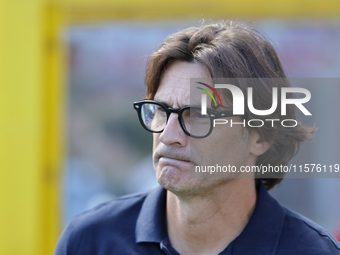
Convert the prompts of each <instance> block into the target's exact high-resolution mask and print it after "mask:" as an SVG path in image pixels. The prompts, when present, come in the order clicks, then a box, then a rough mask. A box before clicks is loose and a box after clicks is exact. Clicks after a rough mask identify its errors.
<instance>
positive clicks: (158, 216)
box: [136, 182, 285, 255]
mask: <svg viewBox="0 0 340 255" xmlns="http://www.w3.org/2000/svg"><path fill="white" fill-rule="evenodd" d="M165 208H166V190H165V189H164V188H162V187H161V186H159V187H158V188H156V189H154V190H152V191H151V192H150V193H149V194H148V195H147V196H146V198H145V200H144V203H143V205H142V208H141V210H140V213H139V216H138V219H137V223H136V242H137V243H139V242H157V243H160V242H162V240H164V239H165V238H167V237H168V234H167V230H166V218H165V213H166V209H165ZM284 216H285V212H284V210H283V208H282V207H281V206H280V205H279V204H278V202H276V200H275V199H273V198H272V197H271V196H270V195H269V194H268V192H267V190H266V188H265V187H264V185H263V184H262V182H260V183H259V184H258V185H257V202H256V207H255V210H254V213H253V215H252V216H251V218H250V220H249V222H248V224H247V226H246V227H245V229H244V230H243V231H242V233H241V234H240V235H239V236H238V237H237V238H236V239H235V240H234V241H233V242H232V243H230V245H229V246H228V247H227V248H226V250H225V251H227V250H232V254H233V255H244V254H261V255H270V254H275V251H276V248H277V246H278V242H279V238H280V235H281V231H282V228H283V222H284V218H285V217H284ZM225 251H224V252H225Z"/></svg>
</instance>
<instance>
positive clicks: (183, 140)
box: [159, 113, 189, 147]
mask: <svg viewBox="0 0 340 255" xmlns="http://www.w3.org/2000/svg"><path fill="white" fill-rule="evenodd" d="M159 139H160V141H161V142H162V143H164V144H166V145H173V146H180V147H184V146H186V145H187V143H188V140H189V136H188V135H187V134H185V133H184V131H183V129H182V127H181V125H180V123H179V118H178V114H177V113H171V114H170V116H169V119H168V122H167V124H166V126H165V128H164V130H163V132H162V133H161V134H160V136H159Z"/></svg>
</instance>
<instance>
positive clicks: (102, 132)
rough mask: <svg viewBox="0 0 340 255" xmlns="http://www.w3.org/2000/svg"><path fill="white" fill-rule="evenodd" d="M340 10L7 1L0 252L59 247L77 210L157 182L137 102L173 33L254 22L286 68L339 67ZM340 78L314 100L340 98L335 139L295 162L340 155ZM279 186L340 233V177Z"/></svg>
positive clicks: (315, 4) (283, 197)
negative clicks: (154, 58)
mask: <svg viewBox="0 0 340 255" xmlns="http://www.w3.org/2000/svg"><path fill="white" fill-rule="evenodd" d="M339 15H340V2H339V1H337V0H324V1H316V0H310V1H296V0H286V1H281V0H280V1H275V2H273V1H269V0H262V1H256V2H255V1H250V0H246V1H242V2H240V1H236V0H230V1H221V0H212V1H208V2H207V1H171V2H161V1H155V0H145V1H131V2H126V1H122V0H115V1H112V0H111V1H108V0H97V1H91V0H82V1H80V0H68V1H66V0H64V1H63V0H54V1H52V0H50V1H48V0H32V1H29V2H28V1H27V2H16V1H11V2H10V1H6V0H0V89H1V90H0V116H1V118H0V206H1V207H0V226H1V227H0V254H7V255H12V254H13V255H14V254H34V255H40V254H41V255H43V254H44V255H45V254H53V250H54V247H55V245H56V242H57V239H58V237H59V235H60V233H61V231H62V229H63V228H64V227H65V226H66V224H67V223H68V222H69V221H70V220H71V219H72V218H73V217H74V216H75V215H77V214H79V213H81V212H83V211H85V210H88V209H90V208H92V207H93V206H95V205H96V204H98V203H101V202H105V201H108V200H111V199H114V198H115V197H117V196H122V195H125V194H129V193H133V192H140V191H144V190H148V189H151V188H153V187H155V186H156V185H157V182H156V180H155V177H154V173H153V168H152V159H151V152H152V150H151V149H152V135H151V133H148V132H146V131H145V130H144V129H143V128H142V127H141V126H140V124H139V121H138V119H137V115H136V113H135V111H134V110H133V108H132V103H133V102H134V101H136V100H140V99H142V98H143V97H144V93H145V86H144V81H143V79H144V70H145V63H146V61H147V59H148V56H149V55H150V54H151V53H152V52H153V51H155V50H156V49H157V48H158V47H159V46H160V44H161V43H162V41H163V40H164V39H165V38H166V37H167V36H168V35H169V34H171V33H174V32H176V31H179V30H181V29H183V28H186V27H188V26H192V25H195V26H197V25H200V24H201V22H202V20H206V21H207V22H209V21H210V20H218V19H236V20H243V21H250V22H254V23H255V24H257V25H258V26H259V27H260V28H261V29H262V30H263V31H264V33H265V34H267V36H268V37H269V38H270V39H271V41H272V42H273V44H274V45H275V47H276V48H277V50H278V52H279V55H280V58H281V61H282V63H283V65H284V68H285V70H286V72H287V75H288V77H290V78H340V50H339V45H340V19H339ZM339 88H340V84H339V87H336V88H334V90H333V92H332V93H331V94H327V93H326V92H325V93H324V94H323V96H322V100H315V101H314V102H315V103H314V105H313V108H314V109H318V108H319V107H320V105H321V104H323V103H324V100H325V99H326V100H327V101H328V102H327V104H328V105H331V106H333V109H332V113H333V115H332V116H327V115H326V116H325V115H324V116H323V117H324V118H330V119H331V118H333V119H334V118H335V119H334V121H335V122H332V126H333V129H331V130H328V131H327V132H328V134H327V132H325V131H322V129H321V131H320V130H319V131H320V132H321V133H322V134H323V136H321V137H322V139H321V138H319V140H320V141H326V142H323V143H322V142H320V144H321V145H320V144H316V145H315V144H313V143H307V144H306V145H304V146H302V148H301V153H300V154H299V155H298V156H297V159H295V160H296V162H303V163H308V162H310V161H311V159H325V158H326V159H328V158H331V159H332V160H338V162H337V163H340V162H339V158H340V157H339V155H340V147H339V144H340V143H339V140H340V139H339V136H338V134H337V132H336V131H337V130H338V128H337V126H338V125H340V122H339V118H337V117H336V116H337V115H338V109H339V107H340V106H339V103H338V96H339V94H340V90H339ZM319 116H321V115H319ZM320 118H321V117H320ZM318 121H321V119H319V120H318V119H316V120H315V122H318ZM319 131H318V132H319ZM326 135H328V136H327V137H326ZM327 139H328V140H329V141H331V140H332V141H333V142H332V143H328V142H327V141H328V140H327ZM311 147H313V149H311ZM330 155H331V156H330ZM271 193H272V195H273V196H275V197H276V198H277V199H278V200H279V201H280V202H281V203H282V204H283V205H285V206H287V207H289V208H291V209H293V210H295V211H297V212H299V213H301V214H303V215H305V216H307V217H309V218H311V219H312V220H314V221H316V222H317V223H318V224H320V225H322V226H323V227H325V228H326V229H328V230H329V231H331V232H333V233H334V234H336V233H337V228H338V227H339V224H340V217H339V215H340V214H339V212H340V200H339V195H340V178H333V179H326V178H315V179H311V178H310V179H285V180H284V181H283V182H282V184H280V185H279V186H278V187H276V188H275V189H274V190H273V191H271Z"/></svg>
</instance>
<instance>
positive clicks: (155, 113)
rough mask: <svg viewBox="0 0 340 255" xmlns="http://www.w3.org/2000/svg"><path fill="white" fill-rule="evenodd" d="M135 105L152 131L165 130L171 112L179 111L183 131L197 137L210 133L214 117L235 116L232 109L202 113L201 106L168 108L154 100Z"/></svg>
mask: <svg viewBox="0 0 340 255" xmlns="http://www.w3.org/2000/svg"><path fill="white" fill-rule="evenodd" d="M133 106H134V108H135V110H136V111H137V113H138V118H139V121H140V123H141V124H142V126H143V127H144V128H145V129H146V130H148V131H150V132H152V133H161V132H163V130H164V128H165V126H166V124H167V122H168V119H169V117H170V114H171V113H177V114H178V121H179V123H180V125H181V127H182V129H183V131H184V132H185V133H186V134H187V135H189V136H191V137H195V138H204V137H207V136H208V135H210V133H211V132H212V129H213V122H214V119H218V118H223V117H224V118H226V117H231V116H233V114H232V111H224V112H216V111H213V110H211V109H207V115H202V114H201V108H200V107H195V106H184V107H183V108H168V107H167V106H166V105H165V104H162V103H159V102H156V101H153V100H143V101H138V102H134V103H133Z"/></svg>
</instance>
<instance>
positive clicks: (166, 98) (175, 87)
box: [154, 61, 210, 107]
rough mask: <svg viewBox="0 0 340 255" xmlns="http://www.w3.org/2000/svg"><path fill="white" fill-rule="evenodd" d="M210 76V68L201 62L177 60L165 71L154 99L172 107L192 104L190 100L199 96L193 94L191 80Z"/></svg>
mask: <svg viewBox="0 0 340 255" xmlns="http://www.w3.org/2000/svg"><path fill="white" fill-rule="evenodd" d="M209 77H210V74H209V72H208V70H207V69H206V68H205V67H203V66H202V65H200V64H197V63H189V62H183V61H176V62H174V63H172V64H171V65H169V67H168V68H167V69H166V70H165V71H164V72H163V74H162V76H161V79H160V83H159V87H158V89H157V92H156V94H155V96H154V100H156V101H160V102H164V103H166V104H167V105H169V106H172V107H175V105H176V107H182V106H184V105H190V100H192V99H193V98H197V96H196V95H192V94H191V92H192V90H191V89H190V88H191V80H192V79H197V78H205V79H206V78H209ZM195 93H196V92H195ZM198 102H199V98H197V103H198Z"/></svg>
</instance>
